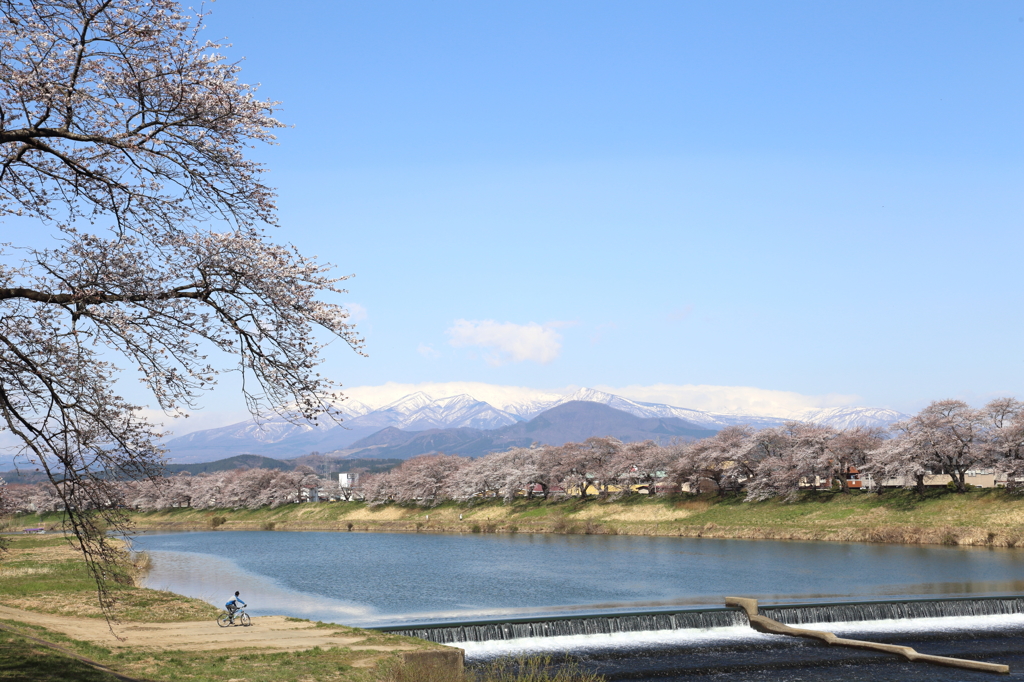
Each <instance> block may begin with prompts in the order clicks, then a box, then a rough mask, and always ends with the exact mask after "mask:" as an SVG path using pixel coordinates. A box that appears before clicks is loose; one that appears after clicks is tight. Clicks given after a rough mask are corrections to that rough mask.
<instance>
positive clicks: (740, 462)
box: [2, 398, 1024, 511]
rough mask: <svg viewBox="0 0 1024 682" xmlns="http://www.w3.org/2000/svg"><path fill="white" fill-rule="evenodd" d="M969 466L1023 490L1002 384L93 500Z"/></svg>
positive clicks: (499, 491)
mask: <svg viewBox="0 0 1024 682" xmlns="http://www.w3.org/2000/svg"><path fill="white" fill-rule="evenodd" d="M342 461H344V460H342ZM969 471H988V472H991V473H994V474H995V475H996V476H997V477H999V478H1000V479H1001V480H1003V481H1005V485H1006V486H1007V488H1009V489H1011V490H1015V491H1021V490H1024V486H1022V483H1024V403H1022V402H1021V401H1018V400H1014V399H1012V398H1000V399H997V400H993V401H991V402H989V403H988V404H987V405H985V406H984V407H983V408H981V409H975V408H972V407H971V406H969V405H968V404H967V403H965V402H963V401H959V400H943V401H939V402H934V403H932V404H931V405H929V406H928V407H926V408H924V409H923V410H921V411H920V412H919V413H918V414H916V415H914V416H913V417H910V418H909V419H906V420H904V421H900V422H897V423H895V424H893V425H892V426H890V427H889V428H888V429H879V428H864V427H856V428H849V429H839V428H833V427H829V426H822V425H819V424H806V423H801V422H789V423H786V424H784V425H782V426H778V427H774V428H765V429H759V430H755V429H753V428H750V427H748V426H730V427H728V428H725V429H723V430H722V431H719V432H718V433H717V434H715V435H714V436H711V437H709V438H704V439H701V440H697V441H693V442H675V443H670V444H668V445H662V444H658V443H655V442H653V441H650V440H648V441H643V442H635V443H623V442H621V441H619V440H617V439H615V438H611V437H599V438H589V439H587V440H586V441H584V442H582V443H567V444H565V445H560V446H557V447H556V446H534V447H529V448H524V447H517V448H512V449H510V450H506V451H504V452H496V453H492V454H490V455H487V456H485V457H479V458H475V459H473V458H469V457H460V456H458V455H445V454H437V455H423V456H420V457H415V458H413V459H409V460H407V461H405V462H404V463H402V464H401V465H400V466H398V467H396V468H394V469H392V470H391V471H388V472H385V473H379V474H371V475H364V476H363V478H362V480H361V481H360V485H359V486H357V487H355V488H343V487H341V486H340V485H339V484H338V482H337V481H336V480H332V479H324V478H321V477H320V476H318V475H317V474H316V473H315V472H314V471H313V469H311V468H309V467H306V466H300V467H298V468H297V469H295V470H293V471H279V470H275V469H247V470H246V469H236V470H233V471H226V472H217V473H211V474H199V475H196V476H193V475H190V474H189V473H188V472H183V473H181V474H178V475H174V476H167V477H153V478H150V479H146V480H142V481H123V482H121V483H120V484H119V485H118V486H114V487H107V489H106V491H105V495H106V497H105V498H103V501H102V502H101V503H102V504H107V505H113V506H123V507H127V508H133V509H140V510H160V509H168V508H173V507H191V508H197V509H223V508H235V509H242V508H244V509H256V508H260V507H271V508H274V507H278V506H280V505H283V504H290V503H295V502H303V501H310V500H314V499H323V500H351V499H359V500H365V501H366V502H367V503H369V504H373V505H378V504H386V503H391V502H396V503H416V504H422V505H427V506H430V505H436V504H439V503H441V502H443V501H446V500H453V501H462V502H468V501H472V500H475V499H480V498H486V497H498V498H501V499H503V500H505V501H512V500H514V499H516V498H517V497H524V496H525V497H543V498H547V497H549V496H551V495H574V496H580V497H584V498H585V497H589V496H594V495H596V496H608V495H627V494H636V493H641V492H642V493H647V494H651V495H657V494H664V493H666V492H678V491H687V492H691V493H700V492H709V491H711V492H734V493H740V494H744V495H745V497H746V499H748V500H766V499H770V498H783V499H792V498H794V497H795V496H796V495H797V493H798V492H799V491H800V490H802V489H806V488H808V487H826V488H835V489H837V490H840V491H842V492H848V491H849V488H850V475H851V473H854V475H856V476H857V477H858V478H859V479H860V480H861V482H862V483H868V486H866V487H870V488H871V489H872V490H874V491H876V492H882V491H883V490H884V489H885V487H887V486H888V487H907V488H914V489H916V490H917V491H918V492H924V488H925V479H926V477H927V476H929V475H936V474H939V475H946V476H948V477H949V485H950V487H952V488H954V489H955V490H956V491H958V492H966V491H967V490H968V488H969V483H968V481H967V473H968V472H969ZM12 488H14V489H11V490H8V491H7V493H6V494H4V495H3V496H2V497H3V498H4V500H5V503H6V505H7V506H8V509H9V510H11V511H58V510H62V509H63V508H64V505H65V504H66V500H67V499H68V498H67V497H66V496H62V495H60V494H59V491H58V490H55V489H54V487H53V486H48V485H36V486H17V487H12ZM314 491H315V492H314ZM71 499H72V503H74V498H71ZM80 504H81V505H82V508H88V507H89V505H96V504H97V502H96V498H95V496H83V497H82V499H81V500H80Z"/></svg>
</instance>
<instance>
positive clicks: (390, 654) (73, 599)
mask: <svg viewBox="0 0 1024 682" xmlns="http://www.w3.org/2000/svg"><path fill="white" fill-rule="evenodd" d="M115 598H116V602H117V606H116V608H115V613H116V615H117V617H118V621H117V622H114V623H112V624H108V622H107V621H106V620H105V619H104V618H103V614H102V613H101V612H100V609H99V607H98V605H97V604H96V591H95V584H94V583H93V582H92V581H91V579H90V577H89V575H88V572H87V571H86V569H85V565H84V562H83V561H82V559H81V556H80V555H79V554H78V553H76V552H75V551H74V550H73V549H71V548H70V547H69V546H68V543H67V542H66V541H65V540H64V539H63V538H62V537H53V536H50V537H40V536H25V537H15V538H11V546H10V549H9V552H8V553H7V554H6V555H5V556H4V557H3V558H2V562H0V671H4V670H7V671H16V672H18V674H19V675H20V676H17V675H16V676H15V677H14V679H26V680H27V679H32V680H47V679H52V680H55V681H56V680H60V681H61V682H71V681H76V680H82V681H85V680H89V681H90V682H91V681H97V682H99V681H108V680H109V681H113V680H116V679H125V678H127V679H145V680H152V681H159V680H168V681H170V680H180V679H194V680H229V679H236V680H243V679H244V680H247V682H260V681H266V682H286V681H289V682H291V681H294V682H299V681H300V680H301V681H310V680H337V681H340V682H379V681H386V680H390V679H391V677H390V675H391V672H392V671H394V670H398V669H401V668H402V667H403V666H409V665H413V664H415V665H417V666H420V665H423V664H425V663H426V664H429V663H430V661H431V660H432V659H431V657H437V656H451V655H454V654H455V653H457V652H456V650H454V649H452V648H450V647H443V646H440V645H437V644H433V643H430V642H426V641H424V640H420V639H415V638H412V637H400V636H395V635H390V634H386V633H380V632H376V631H374V630H361V629H358V628H351V627H346V626H343V625H337V624H333V623H313V622H310V621H307V620H302V619H297V618H286V617H284V616H267V617H259V618H253V619H252V623H253V624H252V625H251V626H250V627H229V628H221V627H218V626H217V624H216V622H215V621H214V619H215V618H216V616H217V614H218V613H219V611H218V610H217V609H216V608H214V607H213V606H211V605H210V604H207V603H206V602H203V601H200V600H197V599H190V598H188V597H183V596H181V595H177V594H173V593H170V592H162V591H158V590H151V589H146V588H141V587H130V586H125V587H118V588H117V589H116V593H115ZM47 643H49V644H50V645H55V646H56V647H59V648H54V646H47ZM76 657H77V658H76ZM449 664H450V662H449ZM119 675H120V676H123V677H121V678H119V677H118V676H119ZM456 677H459V678H460V679H461V675H458V676H456V675H454V674H453V676H452V679H453V680H454V679H456ZM0 679H8V675H5V674H4V673H3V672H0Z"/></svg>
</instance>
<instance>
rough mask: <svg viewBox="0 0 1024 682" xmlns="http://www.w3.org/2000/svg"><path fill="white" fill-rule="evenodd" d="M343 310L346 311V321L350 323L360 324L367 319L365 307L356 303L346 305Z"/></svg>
mask: <svg viewBox="0 0 1024 682" xmlns="http://www.w3.org/2000/svg"><path fill="white" fill-rule="evenodd" d="M345 309H346V310H348V319H349V320H351V321H352V322H362V321H363V320H365V319H366V317H367V312H366V306H363V305H359V304H358V303H346V304H345Z"/></svg>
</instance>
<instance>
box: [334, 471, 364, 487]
mask: <svg viewBox="0 0 1024 682" xmlns="http://www.w3.org/2000/svg"><path fill="white" fill-rule="evenodd" d="M357 483H359V474H338V485H340V486H341V487H342V488H354V487H356V484H357Z"/></svg>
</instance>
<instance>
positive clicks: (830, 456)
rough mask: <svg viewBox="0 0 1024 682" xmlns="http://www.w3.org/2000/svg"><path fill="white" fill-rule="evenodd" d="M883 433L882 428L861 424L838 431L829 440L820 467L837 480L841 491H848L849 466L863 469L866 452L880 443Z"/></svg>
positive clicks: (859, 469) (858, 469)
mask: <svg viewBox="0 0 1024 682" xmlns="http://www.w3.org/2000/svg"><path fill="white" fill-rule="evenodd" d="M883 433H884V431H883V430H882V429H879V428H876V427H863V426H857V427H854V428H850V429H842V430H840V431H838V432H837V433H836V434H835V437H834V438H832V439H831V441H830V442H829V445H828V451H827V453H826V454H825V457H826V460H825V461H824V462H822V463H821V465H820V468H821V469H822V470H824V471H826V472H827V474H826V475H827V476H829V477H830V478H831V479H832V480H834V481H838V482H839V485H840V490H842V492H844V493H848V492H850V484H849V481H848V479H847V477H846V474H847V473H848V472H849V471H850V469H851V468H853V469H857V471H861V470H862V469H863V467H864V464H865V462H867V456H868V453H869V452H871V451H872V450H875V449H877V448H878V447H879V446H880V445H881V444H882V434H883Z"/></svg>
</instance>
